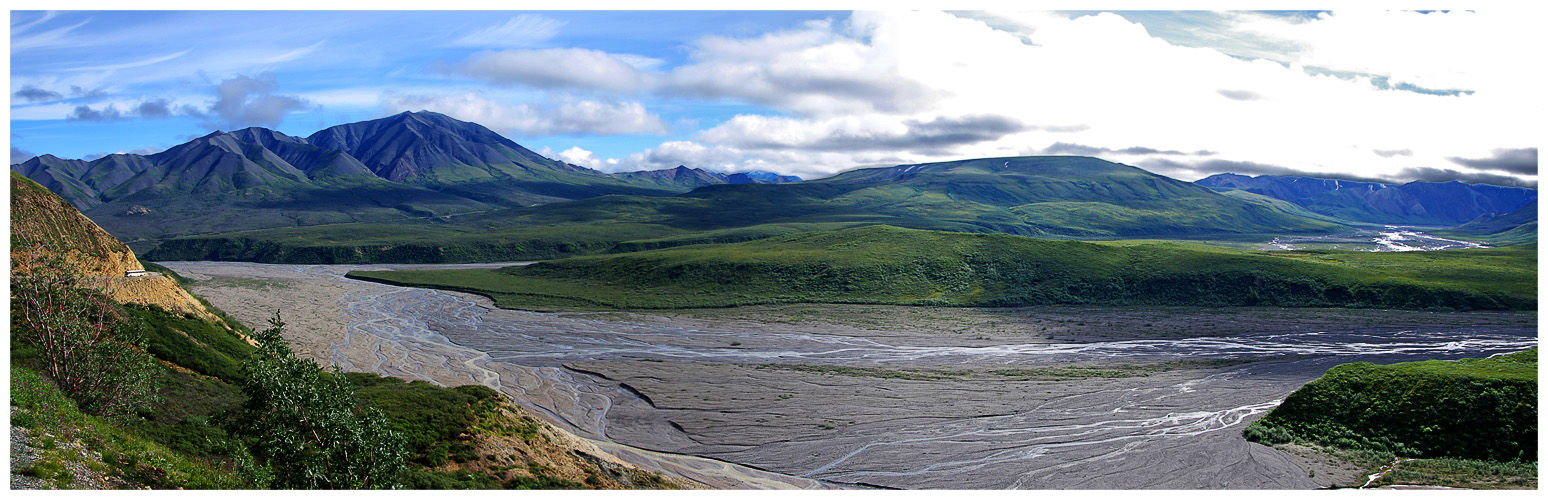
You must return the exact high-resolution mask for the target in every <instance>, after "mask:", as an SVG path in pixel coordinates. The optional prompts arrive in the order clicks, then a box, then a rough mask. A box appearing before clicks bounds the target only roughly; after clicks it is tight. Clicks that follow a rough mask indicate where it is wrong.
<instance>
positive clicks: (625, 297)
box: [350, 226, 1537, 309]
mask: <svg viewBox="0 0 1548 500" xmlns="http://www.w3.org/2000/svg"><path fill="white" fill-rule="evenodd" d="M1536 259H1537V257H1536V247H1535V246H1533V247H1519V248H1503V249H1487V250H1467V251H1450V252H1423V253H1407V254H1375V253H1358V252H1252V251H1245V250H1234V249H1227V248H1220V247H1211V246H1204V245H1195V244H1185V243H1175V242H1153V241H1122V242H1107V243H1091V242H1080V241H1064V240H1045V239H1033V238H1025V237H1017V236H1010V235H1000V234H962V233H951V232H939V231H922V230H914V229H904V228H896V227H890V226H866V227H859V228H850V229H843V230H838V231H819V232H808V233H799V234H793V235H787V236H778V237H773V238H768V239H764V240H758V241H753V242H744V243H729V244H713V245H693V246H684V247H677V248H669V249H661V250H649V251H641V252H633V253H625V254H616V255H606V256H589V257H573V258H568V259H561V260H555V261H547V262H540V263H537V264H533V265H530V266H524V267H509V268H504V269H497V270H491V269H475V270H434V271H376V272H353V273H350V276H351V277H355V278H359V279H368V280H375V281H383V282H389V283H396V284H404V285H410V286H426V287H435V288H445V289H453V290H461V291H469V292H473V293H480V294H484V295H487V296H490V297H492V298H494V299H495V300H496V302H497V304H499V305H501V306H502V307H514V308H537V309H543V308H555V307H558V308H565V307H570V308H677V307H720V306H733V305H746V304H769V303H793V302H828V303H872V304H924V305H975V306H1008V305H1029V304H1117V305H1129V304H1133V305H1209V306H1224V305H1260V304H1261V305H1282V306H1350V307H1399V308H1455V309H1475V308H1481V309H1504V308H1511V309H1534V308H1535V307H1536V296H1537V289H1536V273H1537V271H1536V269H1537V264H1536V262H1537V260H1536Z"/></svg>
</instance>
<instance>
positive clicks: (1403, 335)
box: [163, 262, 1537, 489]
mask: <svg viewBox="0 0 1548 500" xmlns="http://www.w3.org/2000/svg"><path fill="white" fill-rule="evenodd" d="M163 264H164V265H166V266H167V267H169V268H171V269H173V270H174V271H176V272H178V273H179V274H182V275H184V276H188V277H190V278H193V279H195V280H198V281H197V283H196V284H195V285H194V287H193V289H194V291H195V292H196V293H198V294H200V295H201V296H204V297H206V298H207V299H209V300H210V301H211V302H212V303H213V304H214V305H216V306H218V307H220V308H222V309H224V310H226V311H227V312H229V313H231V314H232V315H234V316H236V317H237V318H238V319H239V320H241V321H243V322H244V323H247V324H248V325H249V326H261V325H263V324H264V322H265V320H266V319H267V318H268V317H270V316H272V315H273V313H274V311H275V310H279V311H281V317H282V318H284V319H285V321H286V322H287V323H288V324H289V325H290V328H289V329H288V333H287V338H289V339H291V341H292V342H293V343H295V344H297V346H298V349H297V351H298V352H300V353H302V354H304V355H307V356H310V357H311V358H313V359H316V360H318V361H319V362H322V363H324V364H332V365H336V366H339V367H340V368H342V369H344V370H347V371H366V372H375V373H380V374H383V375H390V376H397V377H402V378H408V379H423V380H430V381H433V382H436V383H439V384H443V385H462V384H471V383H476V384H483V385H487V386H490V387H492V388H495V389H497V390H500V391H501V392H503V393H505V394H507V395H509V396H511V397H512V398H513V399H514V400H515V401H517V402H518V403H520V404H522V405H524V406H526V407H527V408H529V409H531V410H533V411H535V412H536V413H538V414H541V415H542V416H544V417H546V418H547V419H548V420H550V421H551V422H552V423H554V424H556V425H559V426H562V427H564V428H567V429H568V430H570V431H571V432H573V433H575V434H577V435H580V436H582V437H585V438H588V439H590V440H592V441H593V442H595V443H597V444H598V445H599V446H602V447H603V448H604V449H605V450H607V451H608V452H610V453H613V454H615V455H617V456H619V457H620V458H623V459H625V460H630V461H633V462H635V463H639V464H641V465H645V466H647V467H652V468H655V469H657V470H661V471H663V472H665V473H669V474H676V475H680V476H683V477H688V478H690V479H695V480H698V481H701V482H704V483H706V484H709V485H711V486H715V487H724V488H840V487H883V488H952V489H1004V488H1027V489H1037V488H1096V489H1127V488H1164V489H1218V488H1227V489H1244V488H1273V489H1309V488H1316V487H1321V486H1327V479H1326V478H1319V477H1309V475H1308V473H1307V472H1306V471H1305V470H1303V467H1302V466H1301V465H1298V463H1297V462H1296V460H1295V459H1294V457H1292V456H1290V454H1288V453H1286V452H1284V451H1281V450H1278V449H1275V448H1271V447H1267V446H1263V445H1259V444H1255V443H1249V442H1247V441H1246V440H1244V439H1243V438H1242V436H1241V430H1242V428H1243V427H1244V426H1245V425H1246V423H1248V422H1250V421H1252V420H1253V419H1255V418H1257V417H1259V416H1261V415H1262V414H1264V413H1265V412H1267V411H1269V410H1271V409H1273V407H1274V406H1276V405H1277V404H1278V403H1279V402H1280V401H1281V400H1282V398H1284V396H1285V395H1287V394H1289V393H1290V392H1291V391H1293V390H1295V389H1296V388H1297V387H1299V386H1300V385H1302V384H1304V383H1306V382H1308V381H1310V380H1312V379H1314V378H1316V377H1317V376H1319V375H1321V374H1322V372H1323V371H1325V370H1326V369H1327V368H1329V367H1332V366H1334V365H1337V364H1340V363H1347V362H1354V361H1370V362H1378V363H1391V362H1398V361H1412V360H1420V359H1436V358H1439V359H1454V358H1459V357H1479V356H1488V355H1492V354H1499V353H1506V352H1514V351H1519V350H1523V349H1527V348H1530V347H1534V346H1536V345H1537V329H1536V315H1535V314H1531V313H1526V314H1520V313H1517V314H1510V313H1449V314H1442V313H1417V312H1415V313H1403V312H1371V313H1368V314H1367V313H1362V312H1347V311H1343V312H1336V313H1323V312H1318V311H1283V310H1269V309H1264V310H1243V311H1216V310H1199V311H1195V310H1185V311H1150V310H1147V311H1141V312H1140V313H1131V312H1129V311H1125V310H1122V309H1118V308H1107V309H1101V308H1089V309H1079V308H1025V309H1014V310H1005V311H999V310H965V311H961V312H957V311H951V310H941V312H939V313H938V314H937V313H931V314H937V316H939V317H931V318H927V319H921V320H919V321H917V322H914V321H912V320H909V321H902V322H890V323H889V322H885V321H883V322H879V323H878V322H875V321H873V322H871V323H865V322H857V321H849V320H845V319H843V318H844V317H847V316H844V317H840V316H832V317H830V316H824V315H823V314H828V311H829V309H825V307H826V306H810V307H802V308H763V309H757V310H755V311H753V313H756V314H753V313H747V314H743V313H742V312H739V311H733V312H726V313H724V314H722V312H714V311H712V312H704V313H683V314H678V313H651V314H620V313H605V314H584V313H570V314H554V313H537V312H526V311H513V310H501V309H496V308H494V307H493V306H492V305H491V303H490V301H489V300H487V299H485V298H483V297H478V296H473V295H468V294H460V293H452V292H444V291H437V290H427V289H415V288H403V287H396V286H390V285H384V284H378V283H370V282H362V281H355V280H350V279H347V278H345V277H344V274H345V273H346V272H348V271H350V270H366V269H399V268H427V267H436V266H408V265H361V266H298V265H266V264H249V263H221V262H170V263H163ZM505 265H509V264H505ZM471 266H473V265H462V266H445V267H471ZM477 266H484V267H492V266H495V265H477ZM864 307H866V306H844V307H843V308H841V309H842V310H841V311H840V312H842V313H844V314H850V313H851V312H854V311H860V312H858V313H854V314H865V313H866V311H865V310H861V308H864ZM875 311H880V312H877V313H874V314H873V316H874V317H882V318H885V317H886V315H888V314H894V313H893V312H892V311H897V312H896V313H895V314H913V315H917V314H922V313H920V312H918V311H917V310H904V309H888V308H877V309H875ZM833 314H838V313H833ZM1135 314H1140V315H1142V316H1143V317H1137V316H1135ZM1328 315H1342V316H1337V317H1328ZM1362 315H1368V316H1371V317H1372V318H1374V319H1370V320H1367V321H1345V320H1344V319H1343V318H1345V317H1355V318H1363V317H1364V316H1362ZM873 316H866V317H873ZM812 318H816V319H812ZM825 318H827V319H825ZM833 318H839V319H833ZM964 318H965V319H964ZM1087 318H1090V319H1089V320H1088V319H1087ZM1136 318H1138V319H1136ZM1088 321H1089V322H1090V323H1093V324H1091V325H1088V324H1087V322H1088ZM1103 321H1105V323H1102V322H1103ZM1163 321H1171V322H1173V323H1177V324H1179V325H1181V326H1179V327H1177V328H1176V329H1174V330H1161V327H1160V326H1156V325H1158V324H1161V323H1162V322H1163ZM963 325H966V326H963ZM985 325H991V326H992V327H993V329H992V330H989V329H988V328H990V326H985ZM1077 325H1078V326H1077ZM1147 328H1148V330H1147ZM953 332H956V333H953ZM963 332H967V333H963Z"/></svg>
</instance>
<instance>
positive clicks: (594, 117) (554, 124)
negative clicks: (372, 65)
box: [383, 91, 666, 136]
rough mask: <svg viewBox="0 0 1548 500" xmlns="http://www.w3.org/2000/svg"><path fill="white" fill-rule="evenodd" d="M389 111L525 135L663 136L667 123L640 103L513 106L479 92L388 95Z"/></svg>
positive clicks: (570, 102) (568, 101)
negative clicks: (430, 114)
mask: <svg viewBox="0 0 1548 500" xmlns="http://www.w3.org/2000/svg"><path fill="white" fill-rule="evenodd" d="M383 101H384V102H383V104H384V105H385V106H386V107H387V108H389V111H417V110H421V109H423V110H429V111H435V112H438V113H443V114H446V115H448V116H451V117H453V118H457V119H459V120H464V121H470V122H474V123H478V124H481V125H484V126H486V127H490V128H492V129H495V130H498V131H513V132H516V133H518V134H521V135H528V136H541V135H558V134H581V135H588V134H594V135H617V134H661V133H665V132H666V125H665V124H663V123H662V121H661V118H660V117H658V116H656V115H654V114H652V113H650V112H649V111H647V110H646V109H645V106H644V105H643V104H640V103H638V102H612V101H590V100H577V99H569V98H566V99H561V100H560V101H559V102H557V103H552V104H548V105H542V106H539V105H533V104H529V103H517V104H508V103H505V102H501V101H498V100H495V99H491V98H489V97H487V96H486V95H485V94H484V93H482V92H478V91H468V92H462V93H458V94H450V95H402V94H386V95H384V96H383Z"/></svg>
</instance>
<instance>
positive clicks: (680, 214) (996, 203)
mask: <svg viewBox="0 0 1548 500" xmlns="http://www.w3.org/2000/svg"><path fill="white" fill-rule="evenodd" d="M1248 196H1250V197H1251V198H1250V199H1242V198H1238V197H1233V196H1227V195H1224V194H1221V193H1217V192H1215V191H1212V190H1210V189H1208V188H1205V187H1203V186H1199V185H1196V184H1193V183H1189V182H1183V181H1179V180H1176V179H1172V178H1169V177H1165V176H1160V175H1156V174H1153V173H1150V172H1147V171H1145V170H1141V169H1138V168H1135V167H1131V166H1128V165H1122V164H1118V163H1112V162H1108V161H1105V160H1100V159H1097V158H1089V157H1080V156H1029V157H1010V158H983V159H975V160H961V161H952V162H940V163H924V164H911V165H900V166H895V167H883V168H868V169H861V170H854V171H850V172H845V173H842V174H838V175H835V176H832V177H827V178H824V179H817V180H810V181H803V182H796V183H787V184H718V185H708V186H702V187H699V188H697V189H694V190H692V191H689V192H687V193H683V194H678V195H673V196H630V195H616V196H600V197H595V198H588V199H584V200H575V201H567V202H556V203H548V204H543V205H537V206H530V207H520V208H510V209H502V210H494V211H489V212H482V213H477V214H468V215H464V216H458V217H453V218H450V219H448V220H437V221H435V222H430V221H420V222H413V223H408V224H393V225H390V226H389V225H384V224H349V225H335V226H327V227H297V228H286V229H272V230H264V231H249V232H244V233H228V234H222V235H209V236H199V237H190V238H177V239H172V240H168V241H166V242H164V243H162V244H161V246H159V247H157V248H156V250H155V251H154V252H153V253H152V254H150V256H151V258H154V259H161V260H250V261H259V262H288V263H343V262H459V261H469V262H471V261H487V262H498V261H511V260H532V259H548V258H555V257H562V256H567V255H584V254H598V253H614V252H626V251H632V250H641V249H650V248H665V247H672V246H682V245H690V244H700V243H727V242H738V241H748V240H754V239H760V238H767V237H770V236H779V235H787V234H792V233H799V232H807V231H821V230H834V229H843V228H849V227H857V226H868V225H876V224H888V225H893V226H898V227H905V228H912V229H932V230H943V231H953V232H961V233H1006V234H1014V235H1021V236H1036V237H1044V238H1063V239H1070V238H1082V239H1118V238H1171V239H1247V240H1261V241H1267V240H1268V239H1269V238H1272V236H1264V235H1284V234H1326V233H1331V232H1337V231H1345V230H1348V227H1347V226H1345V225H1343V224H1340V223H1338V222H1336V221H1330V220H1325V219H1326V218H1321V219H1319V218H1315V217H1310V216H1309V215H1315V214H1311V213H1310V212H1306V211H1304V210H1301V209H1298V208H1295V209H1294V210H1291V209H1292V208H1294V206H1293V205H1292V204H1289V203H1287V202H1283V201H1280V200H1272V202H1270V200H1271V199H1270V198H1267V197H1263V196H1258V195H1251V194H1249V195H1248ZM1319 217H1320V216H1319Z"/></svg>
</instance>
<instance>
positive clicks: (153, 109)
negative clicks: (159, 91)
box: [135, 99, 172, 118]
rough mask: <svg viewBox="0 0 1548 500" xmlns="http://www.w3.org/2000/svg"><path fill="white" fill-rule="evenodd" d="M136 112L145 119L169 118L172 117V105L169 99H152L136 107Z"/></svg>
mask: <svg viewBox="0 0 1548 500" xmlns="http://www.w3.org/2000/svg"><path fill="white" fill-rule="evenodd" d="M135 112H136V113H137V114H139V115H140V116H141V117H143V118H167V117H169V116H172V103H171V101H168V100H167V99H151V100H147V101H144V102H141V103H140V105H139V106H136V107H135Z"/></svg>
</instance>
